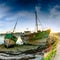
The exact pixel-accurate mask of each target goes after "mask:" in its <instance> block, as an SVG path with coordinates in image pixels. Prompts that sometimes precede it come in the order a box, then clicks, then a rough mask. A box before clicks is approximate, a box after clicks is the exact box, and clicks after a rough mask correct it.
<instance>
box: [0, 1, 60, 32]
mask: <svg viewBox="0 0 60 60" xmlns="http://www.w3.org/2000/svg"><path fill="white" fill-rule="evenodd" d="M34 4H36V7H37V13H38V24H39V29H47V28H51V30H52V32H60V28H59V27H60V0H0V33H3V32H7V31H12V30H13V27H14V24H15V23H16V20H17V19H18V24H17V26H16V29H15V32H21V31H22V32H23V31H24V30H27V28H28V30H31V31H35V15H34V11H35V7H34Z"/></svg>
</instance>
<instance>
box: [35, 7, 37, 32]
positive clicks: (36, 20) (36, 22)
mask: <svg viewBox="0 0 60 60" xmlns="http://www.w3.org/2000/svg"><path fill="white" fill-rule="evenodd" d="M35 20H36V31H37V32H38V20H37V8H36V7H35Z"/></svg>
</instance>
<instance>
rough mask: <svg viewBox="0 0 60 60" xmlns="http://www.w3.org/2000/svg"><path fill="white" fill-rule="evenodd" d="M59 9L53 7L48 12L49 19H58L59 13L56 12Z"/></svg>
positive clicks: (59, 7) (57, 6)
mask: <svg viewBox="0 0 60 60" xmlns="http://www.w3.org/2000/svg"><path fill="white" fill-rule="evenodd" d="M58 9H60V6H59V5H56V6H54V7H53V8H52V9H51V10H50V17H54V16H55V17H58V16H60V11H59V10H58Z"/></svg>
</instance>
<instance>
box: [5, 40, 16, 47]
mask: <svg viewBox="0 0 60 60" xmlns="http://www.w3.org/2000/svg"><path fill="white" fill-rule="evenodd" d="M15 44H16V42H14V41H13V40H11V39H5V40H4V45H5V46H6V47H10V46H13V45H15Z"/></svg>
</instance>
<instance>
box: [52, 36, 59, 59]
mask: <svg viewBox="0 0 60 60" xmlns="http://www.w3.org/2000/svg"><path fill="white" fill-rule="evenodd" d="M58 40H59V41H58V44H57V50H56V55H55V57H54V58H53V59H52V60H60V37H58Z"/></svg>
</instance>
